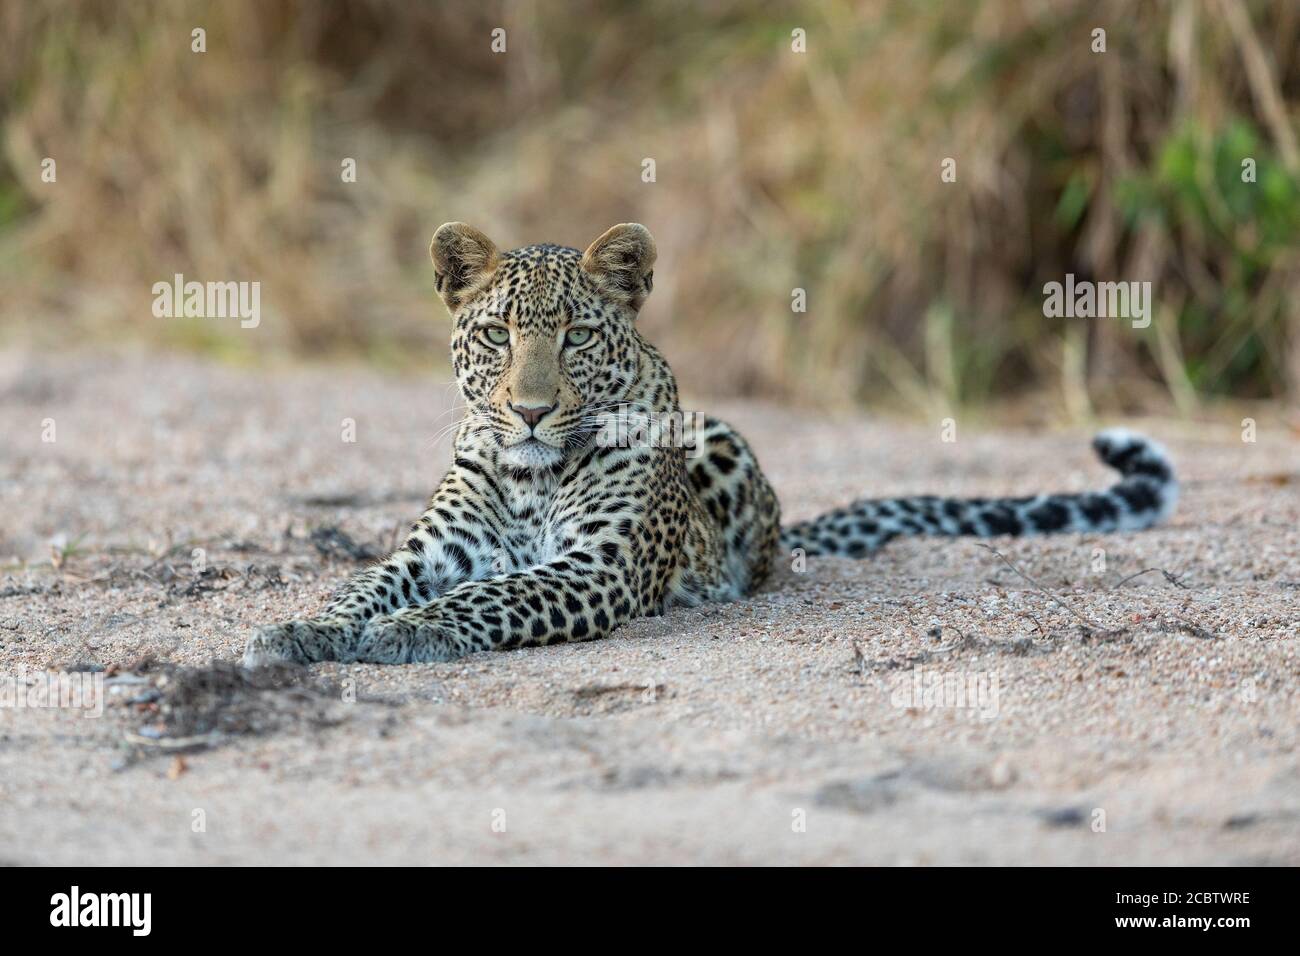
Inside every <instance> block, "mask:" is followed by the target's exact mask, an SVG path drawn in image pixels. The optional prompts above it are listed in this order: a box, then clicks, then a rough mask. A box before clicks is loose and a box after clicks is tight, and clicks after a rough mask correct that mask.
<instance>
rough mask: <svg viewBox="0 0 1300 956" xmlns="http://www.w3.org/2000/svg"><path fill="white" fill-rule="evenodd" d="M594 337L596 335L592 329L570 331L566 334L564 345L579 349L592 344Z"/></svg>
mask: <svg viewBox="0 0 1300 956" xmlns="http://www.w3.org/2000/svg"><path fill="white" fill-rule="evenodd" d="M593 335H595V333H594V332H592V331H591V329H583V328H577V329H569V331H568V332H567V333H565V336H564V344H565V345H572V346H573V347H574V348H578V347H579V346H583V345H586V344H587V343H588V342H590V341H591V339H592V336H593Z"/></svg>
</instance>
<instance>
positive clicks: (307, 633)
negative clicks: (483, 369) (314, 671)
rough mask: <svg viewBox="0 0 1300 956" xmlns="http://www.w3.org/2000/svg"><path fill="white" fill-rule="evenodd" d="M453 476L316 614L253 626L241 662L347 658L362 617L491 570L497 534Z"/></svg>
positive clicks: (358, 636)
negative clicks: (404, 532)
mask: <svg viewBox="0 0 1300 956" xmlns="http://www.w3.org/2000/svg"><path fill="white" fill-rule="evenodd" d="M453 477H454V476H452V475H449V476H448V479H446V480H444V484H443V487H441V488H440V489H439V492H438V493H437V494H436V495H435V496H434V499H433V501H432V503H431V504H430V507H429V510H428V511H427V512H425V514H424V516H423V517H421V519H420V520H419V521H418V522H417V523H416V524H415V525H414V527H412V529H411V533H410V535H409V536H408V537H407V539H406V541H405V543H404V544H403V545H402V547H400V548H398V549H397V550H396V551H394V552H393V553H392V554H391V555H389V556H388V557H387V558H385V559H384V560H383V561H381V562H379V563H378V564H374V565H371V566H370V567H368V568H364V569H363V570H361V571H358V572H357V573H356V574H354V575H353V576H352V577H351V578H350V579H349V580H348V582H347V583H346V584H344V585H343V587H341V588H340V589H339V590H338V591H337V592H336V593H335V595H334V597H333V598H332V599H331V600H330V603H329V605H328V606H327V607H326V608H325V610H324V611H323V612H322V613H321V615H320V616H319V617H314V618H309V619H300V620H291V621H284V622H282V623H278V624H272V625H269V626H266V627H261V628H258V629H257V630H256V631H254V633H253V634H252V636H251V637H250V638H249V640H248V643H247V645H246V647H245V649H244V657H243V661H244V665H245V666H247V667H255V666H259V665H262V664H269V663H272V662H275V661H292V662H296V663H302V664H305V663H310V662H313V661H351V660H353V659H354V658H355V652H356V649H357V645H358V642H359V641H360V640H361V636H362V633H363V632H364V630H365V626H366V622H367V621H369V620H370V619H372V618H374V617H375V616H376V615H381V614H389V613H392V612H393V611H397V610H399V609H402V608H407V607H413V606H418V605H421V604H425V603H427V602H428V601H430V600H432V599H433V598H434V596H435V595H437V594H440V593H442V592H443V591H445V590H447V589H448V588H452V587H455V586H456V585H457V584H459V583H460V582H462V581H466V580H472V579H474V578H482V577H486V576H488V575H489V574H491V573H493V571H494V568H495V566H496V563H497V562H499V561H500V556H501V553H502V551H501V548H500V546H499V542H498V540H497V538H496V536H495V535H494V534H493V533H492V531H491V529H490V527H488V526H487V525H486V524H485V523H484V520H483V517H482V514H481V513H480V512H475V511H474V509H473V508H472V507H471V506H469V505H468V504H467V503H465V496H464V494H463V492H462V491H460V490H457V489H456V483H455V482H454V481H452V478H453ZM449 483H450V484H451V485H452V486H453V490H452V492H449V491H448V485H449Z"/></svg>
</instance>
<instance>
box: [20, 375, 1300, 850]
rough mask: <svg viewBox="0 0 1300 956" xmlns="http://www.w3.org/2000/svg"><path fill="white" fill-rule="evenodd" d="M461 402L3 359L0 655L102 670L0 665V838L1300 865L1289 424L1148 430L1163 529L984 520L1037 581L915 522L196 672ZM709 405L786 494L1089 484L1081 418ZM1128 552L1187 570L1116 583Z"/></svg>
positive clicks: (434, 393) (35, 846) (163, 844)
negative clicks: (414, 652) (1065, 530)
mask: <svg viewBox="0 0 1300 956" xmlns="http://www.w3.org/2000/svg"><path fill="white" fill-rule="evenodd" d="M451 395H452V393H451V391H450V390H449V389H448V387H447V386H446V385H445V384H442V383H435V382H420V381H403V382H397V383H392V382H388V383H386V382H385V381H384V380H383V379H382V378H380V377H379V376H376V375H370V374H368V373H365V372H361V371H351V372H335V371H292V372H286V373H284V374H281V375H278V376H275V377H274V378H272V377H270V376H267V375H264V374H254V373H250V372H243V371H239V370H233V369H230V368H223V367H216V366H210V365H205V364H202V363H199V362H196V361H191V360H185V359H174V358H153V359H149V358H143V357H140V358H135V357H125V358H115V359H104V358H98V359H95V358H92V357H89V356H87V357H78V358H73V359H62V360H59V361H58V362H53V361H51V360H50V359H48V358H37V357H33V356H30V355H24V354H19V353H15V352H8V353H0V435H3V444H2V445H0V562H2V563H3V565H4V570H3V572H2V573H0V662H2V664H3V667H2V668H0V669H2V670H3V672H4V675H5V677H6V680H7V682H8V686H9V687H10V689H11V691H12V688H14V687H15V686H17V683H16V682H18V681H24V682H27V683H31V682H33V681H36V680H38V679H43V674H44V672H45V671H46V670H47V669H53V670H56V671H58V670H74V669H80V670H79V671H77V672H78V673H79V674H81V675H83V676H82V677H78V678H77V679H84V680H86V681H87V682H89V683H90V685H91V686H92V687H94V686H95V681H97V680H98V681H102V682H103V683H102V690H103V693H104V696H105V698H106V700H107V704H106V706H105V707H104V708H103V711H102V714H101V715H100V716H97V717H96V716H87V713H86V712H82V711H80V710H78V709H76V708H74V707H57V708H56V707H51V708H30V707H25V708H17V707H14V706H12V704H13V703H14V701H13V694H12V692H11V693H10V694H9V706H6V707H4V708H2V709H0V862H12V863H76V864H120V863H183V864H207V863H322V862H330V863H353V862H355V863H414V864H420V863H470V862H480V863H496V862H523V863H589V862H609V863H662V864H678V863H715V864H716V863H763V864H784V863H882V864H900V863H901V864H908V863H913V864H927V863H928V864H959V863H994V864H1026V863H1056V864H1157V863H1172V864H1191V863H1209V864H1265V863H1286V864H1297V863H1300V756H1298V755H1297V751H1296V744H1297V728H1298V727H1300V696H1298V695H1297V677H1298V676H1300V654H1298V653H1297V647H1298V645H1300V640H1298V638H1300V613H1298V608H1297V602H1298V599H1300V530H1298V525H1300V494H1298V489H1300V444H1298V443H1297V440H1296V436H1295V435H1294V434H1290V433H1288V432H1286V430H1284V429H1270V428H1268V427H1263V428H1261V431H1260V433H1259V436H1258V441H1257V442H1255V443H1253V444H1248V443H1243V442H1242V441H1241V440H1240V435H1239V432H1238V428H1237V426H1236V424H1235V423H1233V422H1225V423H1224V425H1223V427H1222V428H1221V429H1218V430H1216V429H1214V428H1203V429H1196V430H1191V429H1184V430H1181V431H1180V430H1176V429H1174V428H1172V427H1171V426H1163V427H1161V426H1153V427H1152V428H1150V429H1149V430H1150V431H1151V432H1152V433H1153V434H1155V435H1156V436H1157V437H1159V438H1161V439H1162V440H1164V441H1165V443H1166V444H1167V445H1168V446H1169V448H1170V450H1171V451H1172V453H1173V454H1174V456H1175V459H1176V462H1177V464H1178V466H1179V469H1180V473H1181V475H1182V476H1183V477H1184V479H1185V482H1186V483H1185V488H1184V492H1183V499H1182V503H1181V505H1180V509H1179V511H1178V513H1177V514H1176V516H1175V518H1174V520H1173V521H1172V522H1171V523H1170V524H1169V525H1168V526H1167V527H1164V528H1161V529H1159V530H1155V531H1150V532H1146V533H1142V534H1135V535H1121V536H1115V537H1103V536H1082V537H1080V536H1061V537H1056V538H1050V539H1048V538H1039V539H1026V540H1010V539H998V540H995V541H992V542H990V543H991V544H992V545H993V546H994V547H995V548H996V549H997V550H998V551H999V552H1001V553H1002V554H1003V555H1005V556H1006V558H1007V559H1008V561H1010V562H1012V563H1013V564H1014V565H1015V567H1016V568H1018V569H1019V570H1020V571H1022V572H1024V574H1027V575H1029V576H1030V577H1032V578H1033V579H1034V580H1035V581H1036V582H1038V584H1039V585H1041V589H1040V588H1038V587H1035V586H1034V585H1032V584H1030V583H1028V582H1027V581H1026V580H1025V579H1024V578H1022V577H1020V576H1019V575H1018V574H1017V573H1016V572H1015V571H1013V570H1012V569H1010V568H1009V567H1008V566H1007V565H1006V564H1004V563H1002V562H1001V561H1000V560H999V558H998V557H997V556H996V555H994V554H992V553H990V552H988V551H985V550H982V549H981V548H979V547H977V546H976V545H975V544H974V543H973V542H972V541H970V540H957V541H954V540H940V539H928V540H926V539H921V540H913V541H903V542H896V543H895V544H893V545H891V546H890V547H889V548H888V549H887V550H886V551H885V552H883V553H882V554H881V555H879V556H878V557H876V558H875V559H873V560H870V561H863V562H853V561H840V560H831V559H813V560H810V561H809V562H808V565H807V567H806V568H805V569H804V570H803V571H802V572H796V571H794V570H792V569H790V568H783V569H782V572H781V573H780V575H779V576H778V577H777V579H776V580H775V581H773V582H772V583H771V585H770V586H769V587H768V588H767V589H766V590H764V591H763V592H762V593H760V594H758V595H757V596H755V597H754V598H753V599H752V600H749V601H746V602H743V603H739V604H734V605H729V606H714V607H706V608H700V609H695V610H691V611H686V612H680V613H674V614H671V615H668V616H666V617H663V618H659V619H651V620H642V621H638V622H635V623H633V624H632V625H630V626H628V627H625V628H623V629H622V630H621V631H620V632H618V633H617V634H616V635H615V636H614V637H613V638H611V639H609V640H605V641H601V642H596V643H591V644H582V645H574V646H568V647H556V648H548V649H538V650H525V651H516V652H512V653H505V654H489V655H478V656H475V657H472V658H468V659H465V660H463V661H460V662H457V663H453V664H431V665H417V666H407V667H391V668H384V667H376V666H369V665H356V666H347V667H343V666H338V665H318V666H316V667H314V668H311V669H310V670H309V671H308V672H306V673H305V674H300V675H288V676H286V677H284V678H283V681H284V683H286V684H288V685H290V686H284V687H278V688H272V689H258V688H252V687H247V686H243V685H241V683H240V677H239V675H238V673H237V672H234V671H231V670H228V669H227V670H222V669H218V670H217V671H215V672H207V671H193V672H192V671H187V670H184V669H183V668H199V667H203V666H205V665H207V664H208V663H209V662H210V661H214V660H215V661H218V662H227V663H229V662H233V661H235V660H236V659H237V657H238V654H239V652H240V651H241V649H242V647H243V644H244V640H245V637H246V635H247V633H248V631H249V629H250V628H252V627H253V626H254V625H255V624H258V623H261V622H267V621H272V620H275V619H278V618H282V617H286V616H291V615H297V614H301V613H302V612H303V611H304V610H309V609H311V608H314V607H316V606H318V605H319V604H320V603H321V602H322V601H323V600H324V598H325V597H326V595H327V594H328V593H329V591H330V590H331V588H332V587H334V586H335V585H336V584H338V583H339V582H340V581H341V580H342V579H343V578H344V577H345V576H346V575H347V574H348V573H349V571H350V570H352V568H353V567H354V566H355V562H354V560H353V559H352V558H350V557H348V556H347V555H346V554H345V553H343V552H342V551H340V550H339V548H338V547H337V545H338V544H339V543H340V542H342V543H344V544H346V543H347V540H350V541H351V542H354V543H356V544H357V545H358V546H360V547H362V548H372V549H381V548H384V547H386V546H388V544H389V543H391V542H392V541H393V539H394V538H395V536H396V535H397V533H398V531H399V529H401V528H403V527H404V526H406V525H408V524H409V523H410V521H411V520H412V519H413V518H414V517H415V516H416V515H417V514H418V513H419V511H420V508H421V506H422V503H423V500H424V499H425V497H426V496H427V495H428V493H429V491H430V490H431V489H432V487H433V484H434V482H435V480H436V478H437V477H438V475H439V474H440V471H441V468H442V466H443V464H444V463H445V461H446V459H447V456H448V443H447V441H446V439H445V438H444V439H442V440H441V441H435V440H434V437H433V436H435V435H436V434H437V433H438V431H439V427H440V424H442V423H447V422H450V421H451V418H452V416H453V413H452V412H451V411H450V409H451ZM394 409H397V410H400V414H399V415H398V416H396V417H394V415H393V410H394ZM712 410H715V411H717V412H719V413H721V414H723V415H724V416H725V417H728V418H729V419H730V420H732V421H733V422H734V423H735V424H737V425H738V426H740V427H741V429H742V430H743V431H744V432H745V433H746V434H747V435H748V436H750V439H751V441H752V442H753V444H754V446H755V448H756V450H757V452H758V454H759V457H760V459H761V460H762V461H763V463H764V465H765V467H766V468H767V470H768V471H769V473H770V474H771V476H772V479H773V482H774V484H775V485H776V487H777V490H778V492H779V493H780V495H781V499H782V501H783V502H784V503H785V511H786V514H787V517H788V518H791V519H795V518H800V517H806V516H809V515H811V514H813V513H815V512H816V511H818V510H819V509H822V508H824V507H827V506H830V505H832V504H837V503H840V502H842V501H844V500H847V499H849V498H852V497H855V496H860V495H863V494H874V495H888V494H895V493H905V492H922V491H930V492H935V493H961V494H970V495H988V494H997V493H1026V492H1031V491H1037V490H1049V489H1051V490H1079V489H1084V488H1088V487H1093V486H1098V485H1100V484H1102V483H1105V482H1107V481H1109V475H1108V473H1107V472H1106V471H1105V469H1104V468H1103V467H1102V466H1100V465H1099V464H1097V463H1096V462H1094V461H1093V460H1092V457H1091V453H1090V451H1089V450H1088V448H1087V438H1088V435H1087V434H1085V433H1016V432H1009V431H1008V432H1001V433H993V432H981V431H977V430H975V429H973V428H972V429H969V430H967V429H966V428H965V427H964V426H962V425H961V424H960V423H959V425H958V429H959V430H958V440H957V441H956V442H953V443H943V442H941V441H940V440H939V439H940V436H939V428H938V426H937V425H936V427H935V428H933V429H924V428H913V427H898V426H893V425H884V424H880V423H875V422H871V421H868V420H865V419H852V420H841V421H831V420H827V419H823V418H817V417H812V416H804V415H799V414H794V413H791V412H788V411H785V410H782V409H780V408H777V407H775V406H760V405H739V404H734V405H731V406H722V407H720V408H716V409H712ZM440 416H441V418H440ZM344 419H352V420H354V421H355V433H356V440H355V442H346V441H344V440H343V437H342V433H343V429H344V426H343V424H342V423H343V420H344ZM51 429H53V432H52V433H51ZM50 437H53V439H54V440H53V441H43V440H42V439H43V438H50ZM319 529H326V530H325V531H324V532H322V531H320V530H319ZM329 529H337V532H338V533H333V532H331V531H330V530H329ZM314 531H315V532H317V534H316V539H315V540H313V538H312V533H313V532H314ZM341 535H342V536H346V539H345V538H344V537H341ZM331 542H333V544H334V545H335V546H334V547H331ZM52 548H53V549H54V552H55V557H54V558H53V559H52V558H51V553H52V550H51V549H52ZM1148 568H1161V569H1164V570H1167V571H1169V572H1171V573H1172V574H1173V575H1174V579H1173V580H1172V581H1171V580H1170V579H1167V578H1166V577H1165V576H1164V575H1162V574H1161V573H1159V572H1158V571H1156V572H1151V573H1147V574H1144V575H1142V576H1140V577H1137V578H1135V579H1133V580H1130V581H1128V582H1127V583H1123V584H1121V583H1120V582H1122V581H1123V579H1124V578H1126V577H1128V576H1130V575H1134V574H1136V573H1138V572H1141V571H1143V570H1144V569H1148ZM1048 592H1050V593H1048ZM1058 599H1059V601H1060V602H1062V603H1057V600H1058ZM1076 615H1078V616H1076ZM1080 617H1081V618H1086V619H1087V620H1088V621H1090V622H1092V626H1091V627H1090V628H1088V627H1084V626H1083V625H1082V624H1081V620H1080ZM178 667H181V668H182V669H181V670H177V668H178ZM99 668H103V669H102V670H101V669H99ZM223 682H224V683H223ZM204 694H206V695H207V696H206V697H204V696H203V695H204ZM187 708H188V709H187ZM91 713H93V711H91ZM196 736H197V741H194V740H191V741H189V743H191V744H193V745H192V746H189V747H188V750H187V751H186V752H184V754H183V755H181V756H178V752H179V751H177V750H175V749H174V748H177V747H184V746H185V745H186V743H187V741H186V739H178V738H189V737H196Z"/></svg>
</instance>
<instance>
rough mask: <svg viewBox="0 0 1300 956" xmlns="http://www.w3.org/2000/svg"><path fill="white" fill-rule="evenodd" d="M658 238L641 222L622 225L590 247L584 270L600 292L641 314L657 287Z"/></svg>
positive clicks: (584, 259) (583, 259) (584, 256)
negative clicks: (652, 290)
mask: <svg viewBox="0 0 1300 956" xmlns="http://www.w3.org/2000/svg"><path fill="white" fill-rule="evenodd" d="M657 255H658V252H657V251H656V250H655V240H654V236H652V235H650V230H649V229H647V228H646V227H645V226H643V225H641V224H640V223H639V222H624V223H619V224H618V225H617V226H614V227H612V228H610V229H608V230H606V232H605V234H604V235H602V236H601V237H600V238H599V239H597V240H596V241H595V242H593V243H592V244H591V245H590V246H588V247H587V251H586V252H584V253H583V254H582V268H583V269H584V270H586V272H587V274H588V275H590V276H591V277H592V278H593V279H595V280H596V285H597V286H598V287H599V288H600V291H601V292H602V293H603V294H604V295H606V296H608V297H609V298H611V299H613V300H614V301H616V302H622V303H623V304H624V305H626V306H628V307H629V308H631V309H632V311H634V312H635V311H638V310H639V309H640V308H641V304H642V303H643V302H645V300H646V296H648V295H649V294H650V289H651V287H652V286H653V284H654V265H655V257H656V256H657Z"/></svg>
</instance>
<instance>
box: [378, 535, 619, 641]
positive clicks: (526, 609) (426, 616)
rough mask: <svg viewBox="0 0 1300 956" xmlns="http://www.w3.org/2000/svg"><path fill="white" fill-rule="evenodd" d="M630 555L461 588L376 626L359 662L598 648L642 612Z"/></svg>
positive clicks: (562, 562) (596, 555)
mask: <svg viewBox="0 0 1300 956" xmlns="http://www.w3.org/2000/svg"><path fill="white" fill-rule="evenodd" d="M625 555H626V548H625V547H623V548H620V547H618V546H615V545H612V544H609V543H606V544H604V545H600V546H595V547H589V548H583V547H581V546H579V547H577V548H575V549H574V550H571V551H569V552H567V553H565V555H564V556H563V557H561V558H559V559H558V560H555V561H551V562H549V563H547V564H542V565H538V566H537V567H534V568H529V569H528V570H526V571H518V572H515V573H512V574H506V575H502V576H500V577H496V578H493V579H491V580H487V581H470V582H466V583H464V584H460V585H458V586H456V587H454V588H452V589H451V590H449V591H447V593H446V594H444V595H442V596H441V597H439V598H436V599H435V600H433V601H432V602H430V603H429V604H425V605H423V606H420V607H409V608H405V609H402V610H399V611H396V612H394V613H392V614H383V615H379V616H376V617H373V618H371V619H370V621H369V622H368V623H367V625H366V628H365V632H364V634H363V635H362V638H361V643H360V646H359V647H358V649H357V653H356V659H357V660H359V661H367V662H371V663H376V664H407V663H415V662H422V661H449V660H454V659H456V658H458V657H463V656H464V655H466V654H472V653H475V652H477V651H491V650H509V649H511V648H515V647H535V646H538V645H543V644H560V643H564V642H567V641H592V640H596V639H597V638H601V637H604V636H606V635H607V634H609V632H610V631H612V630H613V629H614V628H616V627H617V626H618V625H620V624H622V623H624V622H625V621H627V620H629V619H630V618H632V617H634V616H636V615H638V614H641V613H643V609H642V607H641V601H640V600H639V598H638V596H637V594H636V590H637V588H636V585H635V583H634V582H633V581H632V580H631V578H632V576H633V575H632V571H631V566H630V563H629V562H628V561H627V558H626V557H625Z"/></svg>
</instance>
